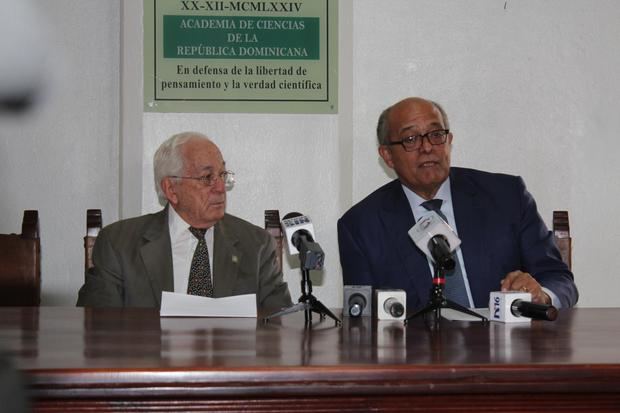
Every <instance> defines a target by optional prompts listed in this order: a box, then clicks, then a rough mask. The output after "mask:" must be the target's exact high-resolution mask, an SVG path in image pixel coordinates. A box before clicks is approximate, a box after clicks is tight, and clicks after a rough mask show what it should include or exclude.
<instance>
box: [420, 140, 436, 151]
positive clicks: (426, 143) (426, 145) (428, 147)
mask: <svg viewBox="0 0 620 413" xmlns="http://www.w3.org/2000/svg"><path fill="white" fill-rule="evenodd" d="M421 139H422V144H421V145H420V152H430V151H432V150H433V145H432V144H431V140H430V139H429V138H428V136H422V138H421Z"/></svg>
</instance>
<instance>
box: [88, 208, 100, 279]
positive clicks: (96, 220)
mask: <svg viewBox="0 0 620 413" xmlns="http://www.w3.org/2000/svg"><path fill="white" fill-rule="evenodd" d="M101 226H102V219H101V210H100V209H87V210H86V236H85V237H84V267H85V268H84V269H85V270H86V271H88V269H89V268H92V267H93V258H92V256H93V246H94V245H95V240H96V239H97V235H99V231H100V230H101Z"/></svg>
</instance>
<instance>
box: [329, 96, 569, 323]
mask: <svg viewBox="0 0 620 413" xmlns="http://www.w3.org/2000/svg"><path fill="white" fill-rule="evenodd" d="M377 136H378V140H379V154H380V156H381V157H382V158H383V160H384V162H385V163H386V165H387V166H388V167H390V168H392V169H393V170H394V171H395V172H396V175H397V176H398V179H396V180H394V181H392V182H390V183H388V184H386V185H384V186H382V187H381V188H379V189H377V190H376V191H375V192H373V193H371V194H370V195H369V196H367V197H366V198H365V199H363V200H362V201H361V202H359V203H358V204H357V205H355V206H353V207H352V208H351V209H350V210H349V211H347V212H346V213H345V214H344V215H343V216H342V218H341V219H340V220H339V221H338V242H339V248H340V261H341V265H342V271H343V279H344V284H357V285H372V286H373V287H375V288H397V289H404V290H405V291H406V292H407V307H408V310H409V311H415V310H418V309H420V308H422V307H423V306H424V305H425V304H427V303H428V300H429V298H430V291H431V283H432V275H431V265H430V263H429V260H427V258H426V257H425V255H424V254H423V253H422V252H421V251H420V250H419V249H418V248H417V247H416V246H415V244H414V243H413V241H412V240H411V239H410V238H409V235H408V230H409V229H410V228H411V227H412V226H413V225H414V224H415V222H416V221H417V220H419V219H421V218H422V217H423V216H424V215H425V214H429V213H430V212H429V211H430V210H434V211H435V212H437V213H439V214H440V215H442V216H443V217H444V218H445V219H446V221H447V222H448V223H449V224H450V225H451V226H452V228H453V229H454V230H455V231H456V232H457V234H458V236H459V238H460V239H461V241H462V243H461V246H460V248H458V249H457V250H456V254H455V256H456V263H457V265H456V268H455V270H454V271H453V273H448V274H447V276H446V278H445V280H446V286H445V291H446V298H448V299H451V300H452V301H455V302H457V303H458V304H461V305H463V306H465V307H487V306H488V300H489V293H490V292H491V291H498V290H500V289H501V290H521V291H529V292H530V293H531V294H532V299H533V301H534V302H537V303H547V304H552V303H553V304H554V305H556V306H558V307H570V306H573V305H574V304H575V303H576V302H577V298H578V292H577V288H576V286H575V284H574V282H573V274H572V273H571V272H570V271H569V269H568V267H567V266H566V265H565V264H564V262H562V260H561V257H560V254H559V251H558V249H557V248H556V246H555V244H554V241H553V237H552V234H551V232H550V231H548V229H547V228H546V226H545V224H544V222H543V221H542V219H541V217H540V215H539V214H538V212H537V209H536V204H535V202H534V199H533V198H532V196H531V195H530V194H529V192H528V191H527V190H526V188H525V184H524V183H523V180H522V179H521V178H520V177H517V176H509V175H504V174H493V173H488V172H482V171H476V170H473V169H465V168H455V167H451V166H450V153H451V148H452V140H453V136H452V133H451V132H450V129H449V124H448V118H447V115H446V113H445V111H444V110H443V109H442V108H441V106H440V105H438V104H437V103H435V102H432V101H428V100H426V99H421V98H407V99H404V100H402V101H400V102H398V103H396V104H394V105H393V106H391V107H389V108H387V109H386V110H385V111H384V112H383V113H382V114H381V116H380V118H379V123H378V126H377ZM427 201H430V202H427Z"/></svg>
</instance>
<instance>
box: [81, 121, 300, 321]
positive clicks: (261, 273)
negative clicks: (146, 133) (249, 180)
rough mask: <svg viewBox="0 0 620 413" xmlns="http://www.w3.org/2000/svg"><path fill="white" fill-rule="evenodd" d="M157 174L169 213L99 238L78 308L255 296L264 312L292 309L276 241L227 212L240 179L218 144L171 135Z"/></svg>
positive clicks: (126, 223)
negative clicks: (165, 296) (179, 297)
mask: <svg viewBox="0 0 620 413" xmlns="http://www.w3.org/2000/svg"><path fill="white" fill-rule="evenodd" d="M154 170H155V187H156V190H157V193H158V196H159V199H160V202H161V203H162V204H163V205H165V207H164V209H163V210H162V211H160V212H157V213H155V214H149V215H144V216H140V217H137V218H131V219H126V220H122V221H119V222H116V223H113V224H111V225H109V226H107V227H105V228H104V229H103V230H102V231H101V232H100V233H99V235H98V237H97V240H96V243H95V246H94V248H93V264H94V267H93V268H92V269H91V270H89V271H88V272H87V274H86V282H85V284H84V285H83V286H82V288H81V289H80V292H79V297H78V302H77V305H78V306H98V307H104V306H105V307H156V308H159V307H160V306H161V295H162V291H174V292H180V293H188V294H195V295H201V296H207V297H225V296H232V295H240V294H250V293H256V296H257V306H258V308H259V309H260V308H265V309H280V308H282V307H287V306H289V305H291V299H290V294H289V291H288V286H287V284H286V283H285V282H284V281H283V276H282V272H281V270H280V269H279V268H278V265H277V261H276V247H275V242H274V240H273V238H272V237H271V236H270V235H269V234H268V233H267V232H266V231H264V230H263V229H262V228H259V227H257V226H254V225H252V224H250V223H248V222H246V221H244V220H242V219H240V218H237V217H234V216H232V215H229V214H226V213H225V209H226V190H227V187H230V186H231V185H232V183H233V180H232V178H233V174H232V172H230V171H227V170H226V164H225V162H224V159H223V157H222V154H221V153H220V150H219V149H218V147H217V146H216V145H215V144H214V143H213V142H212V141H211V140H209V139H208V138H207V137H206V136H204V135H202V134H199V133H196V132H186V133H181V134H177V135H174V136H172V137H171V138H170V139H168V140H167V141H166V142H164V143H163V144H162V145H161V146H160V147H159V149H158V150H157V152H156V153H155V156H154Z"/></svg>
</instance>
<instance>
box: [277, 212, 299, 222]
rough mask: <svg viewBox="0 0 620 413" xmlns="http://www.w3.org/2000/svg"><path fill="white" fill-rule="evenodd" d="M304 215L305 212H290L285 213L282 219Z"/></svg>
mask: <svg viewBox="0 0 620 413" xmlns="http://www.w3.org/2000/svg"><path fill="white" fill-rule="evenodd" d="M302 215H303V214H300V213H299V212H289V213H288V214H286V215H284V216H283V217H282V219H283V220H284V219H290V218H296V217H300V216H302Z"/></svg>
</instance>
